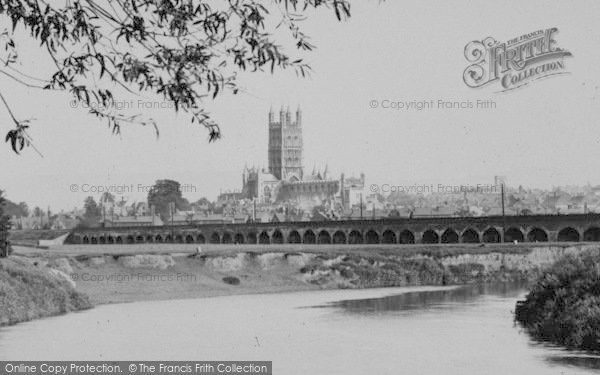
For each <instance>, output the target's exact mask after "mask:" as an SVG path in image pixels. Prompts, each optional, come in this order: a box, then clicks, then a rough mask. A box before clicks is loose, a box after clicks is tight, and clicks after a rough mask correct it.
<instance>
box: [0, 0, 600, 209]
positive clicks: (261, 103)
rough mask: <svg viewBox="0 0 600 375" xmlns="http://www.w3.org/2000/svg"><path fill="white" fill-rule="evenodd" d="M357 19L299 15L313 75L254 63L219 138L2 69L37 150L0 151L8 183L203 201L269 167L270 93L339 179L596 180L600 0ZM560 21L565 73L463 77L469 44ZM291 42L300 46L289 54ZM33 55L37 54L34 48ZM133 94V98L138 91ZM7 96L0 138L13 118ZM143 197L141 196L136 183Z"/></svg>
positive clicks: (37, 189) (228, 106)
mask: <svg viewBox="0 0 600 375" xmlns="http://www.w3.org/2000/svg"><path fill="white" fill-rule="evenodd" d="M352 13H353V15H352V18H351V19H350V20H349V21H347V22H344V23H337V22H336V21H335V20H334V17H333V15H332V14H330V13H329V12H327V11H322V12H319V13H318V14H316V15H315V17H313V18H310V19H309V20H307V21H305V22H304V30H305V31H306V32H307V33H308V34H309V35H311V37H312V42H313V43H314V44H316V45H317V47H318V48H317V49H316V50H315V51H314V52H312V53H309V54H307V55H306V58H307V60H308V61H309V62H310V63H311V64H312V66H313V69H314V72H313V74H312V77H311V78H308V79H302V78H297V77H296V75H295V73H294V72H292V71H289V72H280V73H277V74H276V75H274V76H272V75H270V74H254V75H251V74H243V75H241V76H240V80H239V84H240V85H241V86H243V87H245V88H246V90H247V92H246V93H240V94H238V95H237V96H233V95H225V96H222V97H219V98H218V99H217V100H216V101H215V102H212V103H210V102H209V103H207V105H206V107H207V108H208V109H209V110H210V111H212V114H213V116H214V118H215V119H216V120H217V121H218V122H219V123H220V124H221V125H222V131H223V139H222V140H220V141H219V142H217V143H212V144H208V143H207V133H206V131H205V130H204V129H203V128H200V127H198V126H197V125H192V124H190V123H187V122H186V121H184V120H183V119H182V118H180V119H178V118H177V116H175V115H174V114H173V113H172V112H171V111H170V110H152V111H147V113H148V114H149V115H150V116H151V117H153V118H155V119H156V120H157V121H158V123H159V127H160V131H161V136H160V138H159V139H156V137H155V134H154V132H153V130H152V129H150V128H142V127H136V126H131V127H128V128H124V129H122V136H121V137H118V136H113V135H111V133H110V131H109V129H108V128H107V126H106V124H105V123H103V122H100V121H98V120H96V119H95V118H92V117H90V116H89V115H87V114H86V110H85V109H81V108H76V109H72V108H70V105H69V101H70V97H69V95H68V94H65V93H47V92H41V91H39V90H36V89H28V88H25V87H22V86H19V85H18V84H16V83H15V82H13V81H11V80H10V79H8V78H6V77H4V76H0V90H2V93H3V94H4V95H5V96H7V99H8V100H9V102H10V104H11V106H12V109H13V111H14V112H15V113H16V114H17V116H18V117H19V118H35V119H36V120H35V121H34V123H33V124H32V128H31V131H30V134H31V136H32V137H33V139H34V141H35V144H36V146H37V147H38V148H39V149H40V150H41V152H42V153H43V154H44V158H40V157H39V156H38V155H37V154H36V153H35V152H34V151H33V150H31V149H28V150H25V151H24V152H23V154H22V155H21V156H17V155H15V154H13V153H12V151H11V150H10V147H9V146H8V144H5V145H4V146H3V147H0V158H1V159H0V160H1V161H0V163H2V164H1V166H2V169H1V170H2V177H1V178H0V188H2V189H4V190H6V193H7V196H8V198H10V199H11V200H14V201H26V202H28V203H29V205H30V207H33V206H35V205H39V206H42V207H46V206H48V205H49V206H51V207H52V208H53V209H54V210H58V209H61V208H65V209H68V208H72V207H74V206H81V204H82V202H83V199H84V198H85V196H87V195H90V194H86V193H84V192H81V191H79V192H77V193H72V192H70V185H72V184H76V185H77V186H78V187H80V190H81V186H82V185H83V184H89V185H131V184H133V185H134V186H135V189H134V190H136V191H137V186H138V184H141V185H151V184H152V183H153V182H154V180H156V179H162V178H171V179H175V180H178V181H180V182H181V183H182V184H191V185H193V186H194V188H195V189H196V192H190V193H186V194H184V196H186V197H187V198H188V199H190V200H195V199H197V198H199V197H201V196H208V197H209V198H211V199H214V198H215V197H216V195H217V194H218V192H219V189H221V188H222V189H224V190H226V189H235V188H238V189H239V188H240V187H241V170H242V168H243V166H244V164H245V163H248V165H252V164H255V165H262V166H265V167H266V165H267V114H268V110H269V108H270V106H271V105H273V107H274V108H275V110H276V111H277V110H278V109H279V107H280V105H282V104H283V105H285V106H286V107H287V106H288V105H290V107H291V108H292V110H295V108H296V106H297V105H298V104H300V105H301V107H302V109H303V125H304V142H305V154H304V155H305V167H306V169H308V171H309V172H310V171H311V170H312V167H313V165H314V164H315V163H316V164H317V166H324V165H325V163H328V164H329V169H330V171H332V172H333V173H334V174H335V175H338V174H339V173H341V172H345V173H346V175H352V174H354V175H358V174H359V173H360V172H361V171H364V173H365V174H366V178H367V182H368V183H369V184H370V183H377V184H384V183H387V184H393V185H404V184H411V183H417V184H436V185H437V184H445V185H447V184H472V185H474V184H480V183H492V182H493V176H494V175H505V176H507V182H508V184H509V185H518V184H522V185H525V186H532V187H545V188H550V187H552V186H553V185H564V184H585V183H587V182H590V183H592V184H600V176H598V174H597V172H596V169H595V163H596V161H597V160H600V145H599V141H600V121H599V120H600V89H599V88H598V87H599V86H600V49H599V48H598V46H599V45H600V29H598V26H597V23H598V15H599V14H600V2H598V1H597V0H589V1H584V0H579V1H576V2H575V1H566V0H565V1H548V0H543V1H526V2H524V1H502V2H499V1H442V0H440V1H423V0H418V1H406V0H404V1H398V0H388V1H385V2H383V3H380V2H379V1H376V0H371V1H355V2H353V8H352ZM550 27H557V28H558V29H559V33H558V34H557V35H556V41H557V42H558V46H559V47H561V48H564V49H567V50H569V51H570V52H571V53H572V54H573V57H572V58H569V59H567V60H565V61H566V68H567V70H568V71H570V72H571V74H570V75H565V76H559V77H554V78H549V79H545V80H541V81H537V82H535V83H533V84H531V85H529V86H528V87H526V88H524V89H520V90H515V91H512V92H507V93H496V91H497V88H498V87H497V86H496V87H485V88H481V89H472V88H469V87H467V86H466V85H465V84H464V83H463V80H462V74H463V71H464V69H465V68H466V67H467V65H468V62H467V61H466V59H465V57H464V54H463V53H464V47H465V45H466V44H467V43H469V42H470V41H472V40H481V39H483V38H486V37H488V36H493V37H494V38H495V39H497V40H499V41H506V40H509V39H512V38H514V37H518V36H520V35H522V34H526V33H529V32H532V31H535V30H538V29H546V28H550ZM25 47H26V49H25V51H23V53H22V56H21V58H22V59H23V67H24V68H27V69H28V70H29V71H31V72H34V73H35V75H37V76H40V75H44V74H47V73H49V72H50V70H48V69H47V68H45V67H44V64H42V63H40V60H42V61H43V59H42V58H41V57H40V56H42V55H41V54H38V53H37V48H36V47H35V45H34V44H33V45H31V46H27V45H26V46H25ZM290 52H292V51H290ZM38 57H40V58H39V59H38ZM128 99H133V100H134V101H135V102H137V100H138V99H139V98H128ZM386 99H387V100H391V101H410V100H435V101H437V100H448V101H456V100H472V101H476V100H478V99H480V100H494V101H495V102H496V109H487V110H485V109H481V110H477V109H472V110H465V109H463V110H460V109H459V110H431V109H430V110H422V111H397V110H392V109H382V108H377V109H372V108H371V107H370V102H371V101H372V100H377V101H379V102H380V101H381V100H386ZM8 124H9V119H8V115H7V113H6V111H5V109H4V107H2V108H0V130H1V131H2V135H4V134H5V133H6V131H7V130H8V129H9V126H8ZM127 195H128V196H129V198H130V199H137V200H144V199H145V194H144V192H143V191H142V192H139V193H135V194H127Z"/></svg>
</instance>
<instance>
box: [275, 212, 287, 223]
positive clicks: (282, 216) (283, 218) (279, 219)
mask: <svg viewBox="0 0 600 375" xmlns="http://www.w3.org/2000/svg"><path fill="white" fill-rule="evenodd" d="M285 221H287V218H286V216H285V214H282V213H279V212H275V213H274V214H273V215H272V216H271V222H272V223H283V222H285Z"/></svg>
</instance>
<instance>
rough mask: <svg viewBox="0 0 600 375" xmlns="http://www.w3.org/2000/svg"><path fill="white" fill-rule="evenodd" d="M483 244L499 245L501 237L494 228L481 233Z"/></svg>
mask: <svg viewBox="0 0 600 375" xmlns="http://www.w3.org/2000/svg"><path fill="white" fill-rule="evenodd" d="M482 237H483V238H482V239H483V242H485V243H500V242H502V236H501V235H500V232H498V230H497V229H496V228H494V227H490V228H488V229H486V230H485V231H484V232H483V236H482Z"/></svg>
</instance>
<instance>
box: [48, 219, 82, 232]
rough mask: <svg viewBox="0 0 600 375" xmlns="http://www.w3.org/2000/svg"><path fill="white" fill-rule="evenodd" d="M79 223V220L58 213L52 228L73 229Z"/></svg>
mask: <svg viewBox="0 0 600 375" xmlns="http://www.w3.org/2000/svg"><path fill="white" fill-rule="evenodd" d="M77 224H79V220H78V219H75V218H72V217H69V216H67V215H58V217H56V218H55V219H54V220H52V223H51V224H50V229H55V230H60V229H73V228H75V227H76V226H77Z"/></svg>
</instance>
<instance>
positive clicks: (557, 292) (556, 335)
mask: <svg viewBox="0 0 600 375" xmlns="http://www.w3.org/2000/svg"><path fill="white" fill-rule="evenodd" d="M515 317H516V319H517V321H519V322H521V323H522V324H523V325H524V326H525V327H526V328H527V330H528V331H529V332H530V333H531V335H533V336H534V337H535V338H537V339H540V340H545V341H551V342H553V343H557V344H559V345H563V346H566V347H568V348H573V349H583V350H589V351H594V352H600V250H598V249H594V250H587V251H585V252H583V253H580V254H570V255H566V256H565V257H563V258H562V259H560V260H558V261H557V262H556V263H555V264H554V265H553V266H552V267H551V268H549V269H548V270H547V271H545V272H544V273H543V274H542V276H541V277H540V278H539V279H538V280H537V282H536V283H535V284H534V286H533V288H532V289H531V292H530V293H529V294H528V295H527V297H526V299H525V300H524V301H521V302H519V303H518V304H517V308H516V310H515Z"/></svg>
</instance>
